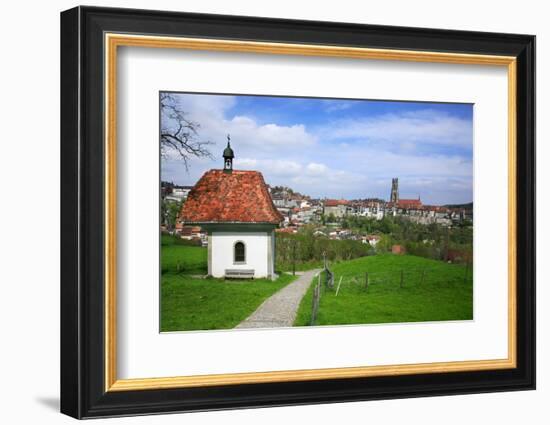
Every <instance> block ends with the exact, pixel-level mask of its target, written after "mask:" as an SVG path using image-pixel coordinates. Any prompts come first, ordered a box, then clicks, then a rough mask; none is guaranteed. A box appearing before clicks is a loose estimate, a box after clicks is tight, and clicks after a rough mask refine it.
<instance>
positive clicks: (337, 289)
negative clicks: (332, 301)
mask: <svg viewBox="0 0 550 425" xmlns="http://www.w3.org/2000/svg"><path fill="white" fill-rule="evenodd" d="M342 278H343V276H340V281H339V282H338V287H337V288H336V295H335V296H336V297H337V296H338V292H339V291H340V285H341V284H342Z"/></svg>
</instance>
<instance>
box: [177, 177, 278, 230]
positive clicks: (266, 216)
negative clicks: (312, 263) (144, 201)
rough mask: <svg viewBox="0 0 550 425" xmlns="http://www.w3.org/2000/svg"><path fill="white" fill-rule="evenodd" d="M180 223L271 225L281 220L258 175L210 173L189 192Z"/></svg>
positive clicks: (263, 182) (262, 179)
mask: <svg viewBox="0 0 550 425" xmlns="http://www.w3.org/2000/svg"><path fill="white" fill-rule="evenodd" d="M180 220H182V221H183V222H185V223H270V224H279V223H280V222H281V221H283V216H282V215H281V213H280V212H279V211H277V208H275V205H273V201H272V200H271V196H270V195H269V191H268V189H267V185H266V184H265V181H264V178H263V176H262V174H261V173H260V172H258V171H242V170H233V171H232V172H231V173H227V172H224V171H223V170H210V171H207V172H206V173H204V175H203V176H202V177H201V178H200V180H199V181H198V182H197V184H196V185H195V186H194V187H193V189H191V191H190V192H189V195H188V196H187V200H186V201H185V202H184V204H183V206H182V209H181V212H180Z"/></svg>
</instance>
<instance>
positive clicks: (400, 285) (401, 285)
mask: <svg viewBox="0 0 550 425" xmlns="http://www.w3.org/2000/svg"><path fill="white" fill-rule="evenodd" d="M399 287H400V288H402V287H403V270H401V283H400V284H399Z"/></svg>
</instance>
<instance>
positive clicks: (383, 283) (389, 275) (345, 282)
mask: <svg viewBox="0 0 550 425" xmlns="http://www.w3.org/2000/svg"><path fill="white" fill-rule="evenodd" d="M472 282H473V270H472V266H471V264H466V265H465V266H463V267H458V266H457V267H456V268H455V270H453V272H452V273H449V272H445V273H442V270H441V269H437V268H417V269H414V268H402V269H396V270H390V271H384V272H370V271H360V272H356V273H353V274H351V273H346V274H338V273H337V272H333V271H331V270H330V269H329V268H328V266H327V267H326V268H325V269H324V270H323V271H322V272H321V273H320V274H319V276H318V277H317V282H316V283H315V287H314V291H313V301H312V315H311V325H314V324H315V322H316V320H317V316H318V312H319V305H320V301H321V298H322V297H324V296H334V297H338V296H349V295H352V296H369V295H375V294H384V293H389V292H396V291H404V292H406V291H409V292H418V291H437V290H438V289H442V288H443V287H449V285H468V284H471V283H472Z"/></svg>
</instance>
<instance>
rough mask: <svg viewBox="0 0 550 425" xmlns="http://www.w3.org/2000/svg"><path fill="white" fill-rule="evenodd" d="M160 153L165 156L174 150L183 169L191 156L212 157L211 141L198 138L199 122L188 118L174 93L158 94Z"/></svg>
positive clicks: (187, 167)
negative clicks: (180, 160)
mask: <svg viewBox="0 0 550 425" xmlns="http://www.w3.org/2000/svg"><path fill="white" fill-rule="evenodd" d="M160 114H161V115H160V117H161V119H160V126H161V128H160V153H161V155H162V156H164V157H166V156H168V155H169V152H176V153H177V154H178V155H179V156H180V157H181V158H182V159H183V163H184V165H185V169H186V170H188V169H189V160H190V159H191V158H192V157H207V158H213V156H212V153H211V152H210V150H209V149H208V146H209V145H212V144H213V143H212V142H210V141H201V140H199V135H198V130H199V128H200V124H199V123H197V122H194V121H191V120H189V119H188V118H187V117H186V115H187V114H186V113H185V112H184V111H183V110H182V109H181V106H180V105H179V104H178V101H177V99H176V98H175V96H174V95H172V94H169V93H161V94H160Z"/></svg>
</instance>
